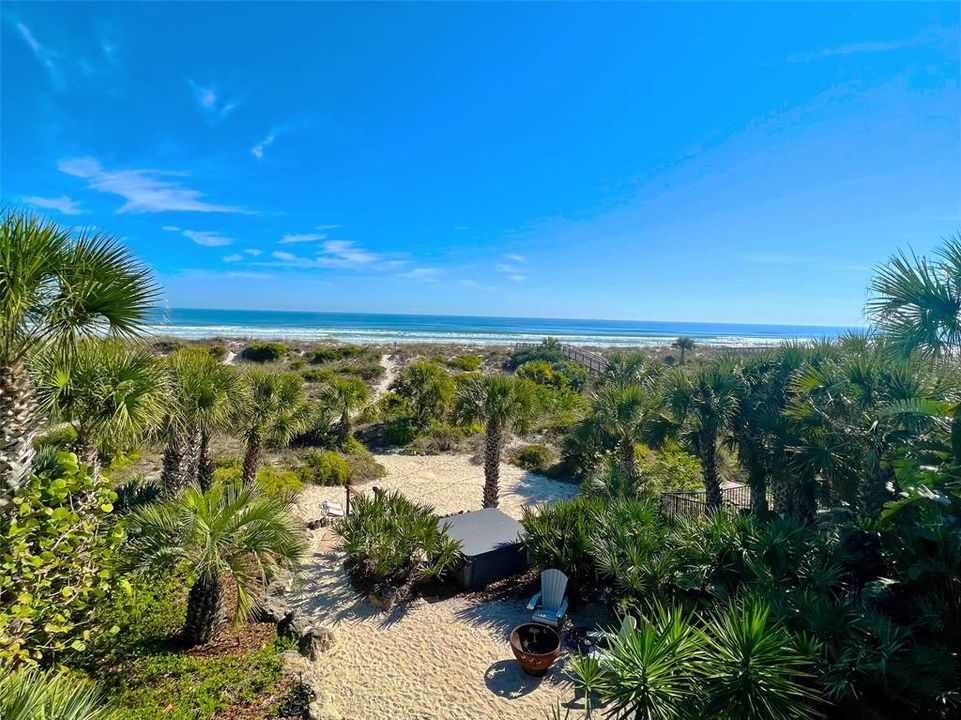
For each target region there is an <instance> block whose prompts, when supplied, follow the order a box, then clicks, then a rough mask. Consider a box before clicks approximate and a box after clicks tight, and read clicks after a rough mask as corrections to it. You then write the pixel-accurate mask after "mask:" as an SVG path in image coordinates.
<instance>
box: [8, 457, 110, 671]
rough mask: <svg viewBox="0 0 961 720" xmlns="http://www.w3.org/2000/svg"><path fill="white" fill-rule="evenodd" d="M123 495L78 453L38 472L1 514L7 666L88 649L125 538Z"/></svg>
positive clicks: (39, 660)
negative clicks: (117, 513) (117, 509)
mask: <svg viewBox="0 0 961 720" xmlns="http://www.w3.org/2000/svg"><path fill="white" fill-rule="evenodd" d="M116 499H117V494H116V493H115V492H114V490H113V489H112V488H111V486H110V483H109V481H107V480H106V478H105V477H104V476H102V475H101V476H99V477H94V475H93V473H92V472H91V471H90V468H89V467H87V466H86V465H82V464H80V463H79V461H78V460H77V456H76V455H74V454H72V453H59V454H58V455H57V458H56V463H55V464H54V466H53V467H51V468H48V469H45V470H43V471H42V472H40V473H39V474H33V475H31V476H30V477H29V479H28V480H27V482H26V483H25V484H24V485H23V486H22V487H21V488H20V489H19V490H18V491H17V494H16V495H15V496H14V498H13V501H12V503H11V504H10V506H9V507H8V508H7V509H6V512H5V513H4V514H3V516H2V517H0V664H2V663H3V662H7V663H9V664H11V665H14V666H16V665H24V664H28V665H29V664H37V663H46V662H49V661H51V660H52V659H53V658H54V657H55V656H56V655H57V654H58V653H61V652H63V651H64V650H66V649H68V648H70V649H73V650H76V651H82V650H83V649H84V648H85V646H86V643H87V641H88V640H89V639H90V636H91V628H92V623H93V619H94V615H95V610H96V608H97V604H98V603H99V602H101V601H102V599H103V598H104V597H105V596H106V595H108V594H109V593H110V591H111V589H112V587H113V585H114V572H113V564H114V563H113V560H114V555H115V551H116V549H117V547H118V545H119V544H120V542H121V540H122V537H123V530H122V528H121V526H120V525H119V524H118V523H115V522H111V519H112V514H113V510H114V507H113V503H114V501H115V500H116Z"/></svg>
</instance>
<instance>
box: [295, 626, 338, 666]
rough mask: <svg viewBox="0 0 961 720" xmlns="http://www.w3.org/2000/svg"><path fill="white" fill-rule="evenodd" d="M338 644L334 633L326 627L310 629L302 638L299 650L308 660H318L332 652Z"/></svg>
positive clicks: (298, 644)
mask: <svg viewBox="0 0 961 720" xmlns="http://www.w3.org/2000/svg"><path fill="white" fill-rule="evenodd" d="M336 642H337V638H336V636H335V635H334V631H333V630H331V629H330V628H326V627H309V628H307V630H306V631H305V632H304V634H303V635H301V636H300V640H298V642H297V650H298V651H299V652H300V654H301V655H303V656H304V657H306V658H309V659H310V660H316V659H317V658H318V657H319V656H321V655H323V654H324V653H327V652H330V651H331V650H332V649H333V647H334V645H335V644H336Z"/></svg>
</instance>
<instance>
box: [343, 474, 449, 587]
mask: <svg viewBox="0 0 961 720" xmlns="http://www.w3.org/2000/svg"><path fill="white" fill-rule="evenodd" d="M351 510H352V511H351V514H350V515H348V516H347V517H345V518H344V519H343V520H342V521H341V522H340V523H339V524H338V525H337V534H338V535H339V536H340V538H341V541H342V542H343V547H344V551H345V552H346V553H347V554H348V556H349V557H350V560H351V563H352V564H353V566H354V568H356V569H357V570H358V571H359V572H360V573H362V574H363V575H367V576H370V577H373V578H375V579H376V580H378V581H380V582H387V583H390V584H391V585H394V586H396V587H402V586H411V585H415V584H417V583H421V582H425V581H427V580H431V579H434V578H439V577H442V576H443V575H444V574H445V573H446V572H447V571H449V570H451V569H452V568H453V567H454V566H455V565H456V564H457V562H458V561H459V559H460V544H459V543H458V542H457V541H456V540H454V539H453V538H451V537H449V536H448V535H447V525H446V523H443V522H441V521H440V519H439V518H438V517H437V515H435V514H434V511H433V508H431V507H430V506H428V505H422V504H420V503H416V502H413V501H411V500H409V499H408V498H406V497H405V496H404V495H402V494H401V493H399V492H395V491H391V492H384V491H380V492H375V493H373V494H372V495H366V494H365V495H358V496H357V497H356V498H355V499H354V500H353V502H352V503H351Z"/></svg>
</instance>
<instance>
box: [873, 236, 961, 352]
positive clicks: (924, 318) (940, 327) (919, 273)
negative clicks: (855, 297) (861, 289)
mask: <svg viewBox="0 0 961 720" xmlns="http://www.w3.org/2000/svg"><path fill="white" fill-rule="evenodd" d="M871 292H872V297H871V298H870V299H869V300H868V304H867V308H866V312H867V315H868V317H869V318H870V319H871V321H872V322H873V324H874V326H875V328H877V329H878V330H880V331H881V332H882V333H884V336H885V340H886V341H887V342H888V343H889V346H890V347H891V348H893V349H894V350H896V351H897V352H899V353H900V354H901V355H902V356H905V357H906V356H908V355H910V354H911V353H912V352H914V351H915V350H918V351H921V352H923V353H926V354H928V355H934V356H942V355H944V356H948V357H953V358H958V357H959V356H961V232H959V233H957V234H956V235H955V236H954V237H950V238H944V244H943V245H942V246H941V247H940V248H938V249H937V250H936V251H935V253H934V258H932V259H928V258H925V257H920V258H919V257H917V256H916V255H911V256H908V255H906V254H905V253H903V252H902V253H899V254H897V255H895V256H894V257H892V258H891V259H890V260H888V262H887V264H885V265H883V266H881V267H879V268H878V269H877V271H876V274H875V276H874V279H873V280H872V281H871Z"/></svg>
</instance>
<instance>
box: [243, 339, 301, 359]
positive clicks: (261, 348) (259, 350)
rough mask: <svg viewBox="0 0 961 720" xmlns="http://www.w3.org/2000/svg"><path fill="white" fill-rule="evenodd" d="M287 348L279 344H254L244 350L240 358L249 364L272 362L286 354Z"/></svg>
mask: <svg viewBox="0 0 961 720" xmlns="http://www.w3.org/2000/svg"><path fill="white" fill-rule="evenodd" d="M288 351H289V350H288V348H287V346H286V345H284V344H283V343H279V342H255V343H251V344H250V345H248V346H247V347H245V348H244V351H243V353H242V354H241V356H242V357H243V358H244V360H249V361H250V362H258V363H262V362H274V361H275V360H280V359H281V358H283V357H284V356H285V355H286V354H287V353H288Z"/></svg>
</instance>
